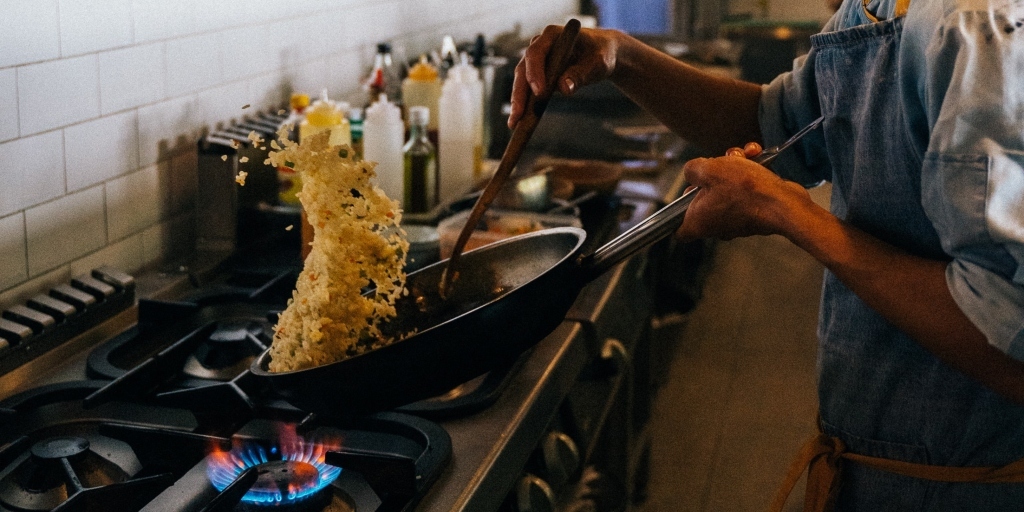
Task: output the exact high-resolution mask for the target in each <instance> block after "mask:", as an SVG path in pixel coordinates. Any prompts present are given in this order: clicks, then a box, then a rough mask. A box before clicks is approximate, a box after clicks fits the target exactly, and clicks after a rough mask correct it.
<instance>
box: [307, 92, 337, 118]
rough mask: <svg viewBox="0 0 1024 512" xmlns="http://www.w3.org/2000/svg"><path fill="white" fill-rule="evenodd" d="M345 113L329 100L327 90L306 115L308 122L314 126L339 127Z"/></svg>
mask: <svg viewBox="0 0 1024 512" xmlns="http://www.w3.org/2000/svg"><path fill="white" fill-rule="evenodd" d="M342 116H343V111H342V110H340V109H339V108H338V107H337V105H335V104H334V102H333V101H331V100H330V99H328V98H327V89H324V92H323V95H322V96H321V97H320V99H319V100H316V101H314V102H313V105H312V106H311V107H310V108H309V111H308V112H307V113H306V121H307V122H308V123H309V124H311V125H313V126H337V125H339V124H341V118H342Z"/></svg>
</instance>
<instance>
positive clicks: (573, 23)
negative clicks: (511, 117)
mask: <svg viewBox="0 0 1024 512" xmlns="http://www.w3.org/2000/svg"><path fill="white" fill-rule="evenodd" d="M579 33H580V22H579V20H576V19H571V20H569V22H568V23H566V24H565V28H564V29H563V30H562V33H561V34H560V35H559V36H558V39H556V40H555V42H554V44H553V45H551V50H550V51H549V52H548V57H547V60H546V61H545V63H544V76H545V77H546V79H547V81H546V82H545V84H544V90H543V91H541V93H540V94H539V95H536V96H534V95H533V94H531V92H530V88H529V87H527V88H526V90H527V93H526V94H527V100H526V108H525V109H524V110H523V117H522V118H520V119H519V123H518V124H516V127H515V129H513V130H512V137H511V139H509V141H508V146H505V153H504V154H502V155H501V162H500V163H499V164H498V169H497V170H495V171H494V175H493V176H491V179H490V181H488V182H487V186H486V187H484V191H483V192H482V193H481V194H480V197H479V198H477V200H476V204H474V205H473V210H472V211H471V212H470V213H469V218H468V219H466V224H465V225H464V226H463V227H462V231H461V232H459V238H458V239H457V240H456V241H455V247H454V248H453V249H452V255H451V257H450V258H448V265H447V266H446V267H445V269H444V273H442V275H441V284H440V290H439V291H440V293H441V297H442V298H444V297H448V292H449V290H450V288H451V286H452V283H454V282H455V280H456V279H458V275H459V273H458V268H457V267H458V263H459V257H460V256H462V250H463V249H464V248H465V247H466V243H467V242H469V237H470V235H472V234H473V230H475V229H476V225H477V223H479V222H480V219H481V218H482V217H483V215H484V212H485V211H487V207H488V206H490V205H491V203H492V202H493V201H494V198H495V197H497V195H498V191H500V190H501V187H502V185H503V184H504V183H505V181H506V180H508V177H509V175H510V174H512V169H514V168H515V166H516V163H518V162H519V157H520V156H522V154H523V149H524V148H525V147H526V143H527V142H529V140H530V137H531V136H532V135H533V131H534V130H535V129H536V128H537V123H539V122H540V117H541V115H543V114H544V109H545V108H547V106H548V100H550V99H551V95H552V94H554V92H555V89H556V87H555V84H556V83H557V81H558V77H560V76H562V73H564V72H565V68H567V67H568V66H569V56H570V55H572V47H573V44H575V43H576V36H577V35H579Z"/></svg>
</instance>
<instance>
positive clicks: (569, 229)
mask: <svg viewBox="0 0 1024 512" xmlns="http://www.w3.org/2000/svg"><path fill="white" fill-rule="evenodd" d="M559 233H569V234H572V235H575V236H576V245H575V246H574V247H573V248H572V249H571V250H570V251H568V252H567V253H566V254H565V256H563V257H562V258H560V259H559V260H558V261H557V262H555V263H554V264H552V265H551V266H550V267H548V269H547V270H545V271H543V272H541V273H539V274H537V275H536V276H534V277H533V279H531V280H530V281H528V282H527V283H524V284H523V285H520V286H517V287H515V288H513V289H511V290H508V291H507V292H505V293H502V294H500V295H497V296H495V297H494V298H492V299H491V300H489V301H487V302H485V303H483V304H480V305H478V306H476V307H474V308H472V309H469V310H467V311H464V312H462V313H461V314H460V315H458V316H456V317H453V318H451V319H449V320H447V321H445V322H442V323H440V324H436V325H432V326H430V327H429V328H427V329H424V330H422V331H418V332H417V333H416V334H414V335H412V336H409V337H406V338H403V339H401V340H399V341H396V342H393V343H389V344H387V345H385V346H383V347H380V348H378V349H374V350H370V351H367V352H363V353H362V354H357V355H354V356H351V357H346V358H345V359H342V360H340V361H334V362H332V363H327V364H322V365H319V366H313V367H309V368H302V369H299V370H291V371H287V372H272V371H270V370H269V369H266V368H265V367H266V365H268V364H269V362H270V347H267V349H266V350H264V351H263V352H262V353H260V355H259V356H258V357H257V358H256V359H255V360H253V362H252V364H250V365H249V371H250V373H252V374H253V375H256V376H258V377H261V378H280V379H284V378H291V377H295V376H300V375H302V374H304V373H308V372H313V371H322V370H323V369H324V368H327V367H330V366H332V365H338V364H342V363H346V362H350V361H353V360H355V359H358V358H360V357H363V356H367V355H370V354H377V353H379V352H381V351H383V350H387V349H388V348H389V347H394V346H397V345H400V344H402V343H404V342H406V341H410V340H414V339H416V338H417V337H418V336H420V335H421V334H425V333H428V332H430V331H433V330H434V329H437V328H439V327H440V326H441V325H444V324H446V323H448V322H453V321H455V320H458V319H459V318H462V317H464V316H467V315H470V314H472V313H474V312H476V311H478V310H480V309H482V308H485V307H488V306H490V305H492V304H494V303H495V302H497V301H498V300H500V299H501V298H503V297H505V296H507V295H509V294H510V293H512V292H514V291H515V290H518V289H520V288H521V287H522V286H525V285H526V284H529V283H532V282H534V281H536V280H538V279H540V278H541V277H543V276H544V275H546V274H548V273H549V272H551V271H553V269H555V268H558V267H560V266H561V265H562V264H564V263H565V262H566V260H568V259H571V258H577V259H579V256H580V250H581V247H582V246H583V244H584V243H585V242H586V239H587V232H586V230H584V229H582V228H577V227H574V226H560V227H553V228H547V229H541V230H537V231H531V232H529V233H523V234H521V235H516V236H513V237H509V238H505V239H502V240H498V241H496V242H493V243H490V244H487V245H484V246H481V247H477V248H474V249H473V250H470V251H466V252H465V253H464V254H463V255H464V256H465V255H468V254H473V253H478V252H490V251H497V250H500V248H501V246H503V245H508V244H511V243H515V242H517V241H520V240H524V239H529V238H536V237H540V236H554V235H557V234H559ZM447 264H448V259H447V258H446V259H443V260H441V261H438V262H435V263H432V264H430V265H427V266H426V267H423V268H421V269H418V270H416V271H415V272H412V273H410V274H409V275H414V274H418V273H420V272H423V271H425V270H428V269H431V268H433V267H435V266H437V265H447Z"/></svg>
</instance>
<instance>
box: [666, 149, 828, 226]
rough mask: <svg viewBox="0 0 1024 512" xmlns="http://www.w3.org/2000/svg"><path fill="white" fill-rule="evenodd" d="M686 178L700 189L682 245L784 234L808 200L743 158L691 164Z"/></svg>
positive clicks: (791, 185)
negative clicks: (791, 214)
mask: <svg viewBox="0 0 1024 512" xmlns="http://www.w3.org/2000/svg"><path fill="white" fill-rule="evenodd" d="M748 146H749V145H748ZM737 149H738V148H737ZM750 149H751V151H750V152H751V153H753V152H754V151H753V148H750ZM740 151H743V150H740ZM757 153H760V148H757ZM755 154H756V153H755ZM683 173H684V175H685V177H686V181H687V182H688V183H690V184H691V185H694V186H699V187H700V188H701V189H700V190H699V191H698V192H697V195H696V197H694V199H693V202H692V203H690V206H689V208H688V209H687V210H686V215H685V216H684V217H683V224H682V226H680V227H679V230H677V231H676V236H677V237H679V238H680V239H681V240H684V241H690V240H696V239H699V238H720V239H723V240H731V239H733V238H736V237H742V236H751V235H770V234H783V233H785V230H786V229H788V227H789V224H788V222H787V221H788V220H789V216H788V212H790V211H792V209H791V208H795V207H798V205H800V204H805V201H809V200H810V196H809V195H808V193H807V191H806V190H804V188H803V187H801V186H800V185H799V184H797V183H794V182H792V181H786V180H783V179H782V178H780V177H779V176H778V175H776V174H775V173H773V172H771V171H769V170H768V169H766V168H765V167H763V166H761V165H760V164H757V163H755V162H752V161H750V160H747V158H745V157H741V156H739V155H736V156H724V157H718V158H697V159H694V160H690V161H689V162H687V163H686V165H685V166H683Z"/></svg>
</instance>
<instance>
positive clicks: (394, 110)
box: [363, 93, 405, 201]
mask: <svg viewBox="0 0 1024 512" xmlns="http://www.w3.org/2000/svg"><path fill="white" fill-rule="evenodd" d="M379 98H380V99H378V100H377V102H376V103H374V104H373V105H370V106H369V107H367V109H366V112H365V117H364V118H363V160H367V161H371V162H377V168H376V170H377V185H378V186H379V187H380V188H381V190H383V191H384V193H385V194H387V196H388V197H389V198H391V199H395V200H398V201H403V198H404V197H405V193H404V181H405V177H404V166H405V164H404V162H403V157H402V147H403V145H404V140H403V139H404V137H405V123H403V122H402V110H401V109H400V108H398V106H397V105H395V104H394V103H391V102H389V101H388V96H387V95H386V94H383V93H382V94H381V95H380V97H379Z"/></svg>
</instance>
